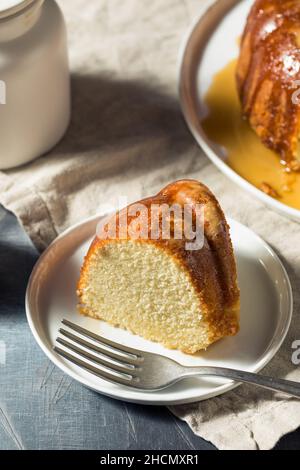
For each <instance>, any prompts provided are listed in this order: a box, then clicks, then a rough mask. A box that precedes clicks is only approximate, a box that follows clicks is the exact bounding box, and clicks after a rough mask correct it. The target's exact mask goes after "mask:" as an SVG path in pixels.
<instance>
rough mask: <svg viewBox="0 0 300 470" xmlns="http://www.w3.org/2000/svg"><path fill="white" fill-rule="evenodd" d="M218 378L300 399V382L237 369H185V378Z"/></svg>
mask: <svg viewBox="0 0 300 470" xmlns="http://www.w3.org/2000/svg"><path fill="white" fill-rule="evenodd" d="M199 375H203V376H216V377H224V378H226V379H232V380H235V381H237V382H244V383H248V384H253V385H257V386H259V387H263V388H267V389H269V390H273V391H276V392H283V393H286V394H287V395H291V396H293V397H296V398H300V382H292V381H290V380H283V379H275V378H273V377H267V376H263V375H259V374H254V373H252V372H245V371H242V370H236V369H227V368H226V369H225V368H223V367H205V366H204V367H185V368H184V377H191V376H199Z"/></svg>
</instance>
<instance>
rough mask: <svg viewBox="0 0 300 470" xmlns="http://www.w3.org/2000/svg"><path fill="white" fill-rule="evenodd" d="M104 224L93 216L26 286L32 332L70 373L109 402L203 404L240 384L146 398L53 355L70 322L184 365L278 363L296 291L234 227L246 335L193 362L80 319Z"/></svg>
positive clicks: (244, 231) (200, 382)
mask: <svg viewBox="0 0 300 470" xmlns="http://www.w3.org/2000/svg"><path fill="white" fill-rule="evenodd" d="M98 221H99V217H94V218H92V219H89V220H87V221H85V222H83V223H81V224H79V225H76V226H74V227H72V228H70V229H69V230H67V231H66V232H65V233H63V234H62V235H60V236H59V237H58V238H57V239H56V240H55V241H54V242H53V243H52V244H51V245H50V247H49V248H48V249H47V250H46V251H45V252H44V253H43V254H42V256H41V257H40V259H39V260H38V262H37V264H36V266H35V268H34V270H33V272H32V274H31V277H30V280H29V284H28V287H27V292H26V312H27V318H28V322H29V325H30V328H31V331H32V333H33V335H34V337H35V339H36V340H37V342H38V344H39V345H40V347H41V348H42V350H43V351H44V352H45V354H46V355H47V356H48V357H49V359H50V360H51V361H52V362H53V363H54V364H56V365H57V366H58V367H59V368H60V369H62V370H63V371H64V372H65V373H66V374H68V375H69V376H71V377H73V378H74V379H75V380H77V381H79V382H81V383H82V384H84V385H86V386H87V387H89V388H91V389H93V390H96V391H97V392H100V393H103V394H105V395H109V396H111V397H114V398H117V399H122V400H126V401H131V402H136V403H145V404H155V405H159V404H176V403H188V402H194V401H198V400H204V399H206V398H209V397H213V396H216V395H220V394H221V393H224V392H226V391H228V390H230V389H232V388H234V387H235V386H236V385H237V384H236V383H233V382H232V381H228V380H227V381H225V380H218V379H212V378H207V379H203V378H201V379H200V378H194V379H189V380H186V381H184V382H180V383H177V384H176V385H174V386H172V387H170V388H167V389H165V390H162V391H156V392H144V391H138V390H134V389H129V388H127V387H124V386H119V385H113V384H111V383H109V382H105V381H103V380H101V379H99V378H97V377H95V376H93V375H91V374H89V373H88V372H86V371H84V370H81V369H80V368H79V367H77V366H75V365H73V364H71V363H70V362H68V361H67V360H65V359H63V358H62V357H60V356H58V355H57V354H56V353H55V352H54V351H53V346H54V344H55V339H56V337H57V332H58V329H59V327H60V322H61V320H62V319H63V318H67V319H69V320H71V321H73V322H75V323H77V324H79V325H81V326H84V327H85V328H88V329H90V330H92V331H94V332H96V333H98V334H101V335H104V336H106V337H107V338H110V339H112V340H114V341H117V342H120V343H123V344H127V345H130V346H131V347H135V348H138V349H143V350H147V351H151V352H157V353H160V354H163V355H166V356H168V357H171V358H173V359H175V360H177V361H178V362H180V363H182V364H185V365H191V366H192V365H217V366H223V367H233V368H239V369H244V370H248V371H253V372H254V371H255V372H257V371H259V370H260V369H262V367H264V366H265V365H266V364H267V363H268V362H269V361H270V360H271V359H272V357H273V356H274V354H275V353H276V352H277V351H278V349H279V347H280V345H281V344H282V342H283V340H284V338H285V335H286V333H287V331H288V328H289V325H290V321H291V316H292V292H291V286H290V282H289V279H288V276H287V274H286V271H285V269H284V267H283V265H282V264H281V262H280V260H279V258H278V257H277V256H276V254H275V253H274V252H273V251H272V250H271V248H269V246H268V245H267V244H266V243H265V242H264V241H263V240H261V239H260V238H259V237H258V236H257V235H255V234H254V233H253V232H251V231H250V230H249V229H248V228H246V227H244V226H243V225H241V224H239V223H238V222H235V221H234V220H229V223H230V226H231V235H232V240H233V244H234V249H235V254H236V259H237V264H238V277H239V285H240V289H241V331H240V333H239V334H238V335H237V336H235V337H231V338H226V339H223V340H221V341H219V342H218V343H216V344H214V345H212V346H211V347H210V348H208V350H207V351H206V352H202V353H199V354H196V355H194V356H191V355H186V354H183V353H181V352H179V351H171V350H167V349H165V348H163V347H162V346H160V345H158V344H155V343H152V342H150V341H146V340H144V339H143V338H140V337H138V336H135V335H132V334H131V333H128V332H126V331H123V330H121V329H119V328H114V327H111V326H109V325H107V324H105V323H104V322H100V321H99V320H93V319H88V318H86V317H83V316H81V315H79V314H78V313H77V310H76V303H77V298H76V284H77V280H78V277H79V270H80V266H81V264H82V261H83V257H84V255H85V254H86V252H87V249H88V246H89V243H90V242H91V239H92V238H93V236H94V234H95V231H96V224H97V222H98Z"/></svg>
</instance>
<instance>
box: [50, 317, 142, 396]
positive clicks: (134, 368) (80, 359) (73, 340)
mask: <svg viewBox="0 0 300 470" xmlns="http://www.w3.org/2000/svg"><path fill="white" fill-rule="evenodd" d="M62 324H63V325H64V326H66V327H68V328H69V329H70V330H72V331H74V332H76V333H77V334H74V333H72V332H70V331H69V330H66V329H65V328H60V329H59V333H60V335H62V336H63V337H64V338H62V337H60V336H59V337H58V338H57V339H56V342H57V343H58V344H60V345H61V346H63V348H64V349H62V348H61V347H59V346H54V348H53V349H54V351H55V352H57V353H58V354H60V355H61V356H62V357H64V358H65V359H68V360H69V361H71V362H73V363H74V364H76V365H77V366H79V367H82V368H83V369H85V370H87V371H88V372H90V373H92V374H94V375H96V376H97V377H99V378H101V379H104V380H107V381H109V382H112V383H117V384H121V385H128V386H130V387H138V382H139V377H138V372H139V370H140V365H141V363H142V362H143V357H142V356H141V354H140V351H137V350H135V349H133V348H129V347H128V346H124V345H121V344H119V343H115V342H113V341H110V340H108V339H107V338H103V337H102V336H99V335H96V334H95V333H93V332H91V331H88V330H86V329H85V328H82V327H81V326H79V325H76V324H75V323H72V322H70V321H69V320H62ZM78 333H79V334H78ZM83 337H85V338H88V340H86V339H84V338H83ZM65 338H67V339H65ZM78 345H79V346H80V347H78ZM69 351H72V352H74V353H75V354H76V356H75V355H74V354H71V353H70V352H69ZM89 351H93V353H96V354H92V353H91V352H89ZM91 363H93V364H96V365H97V366H94V365H93V364H91Z"/></svg>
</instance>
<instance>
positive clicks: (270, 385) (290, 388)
mask: <svg viewBox="0 0 300 470" xmlns="http://www.w3.org/2000/svg"><path fill="white" fill-rule="evenodd" d="M62 323H63V325H65V326H67V327H68V328H69V329H70V330H73V332H76V333H79V334H80V336H79V335H78V334H74V333H72V332H70V331H69V330H66V329H64V328H60V329H59V333H60V334H61V336H63V337H61V336H59V337H58V338H57V339H56V341H57V343H58V344H60V345H62V346H63V347H64V349H62V348H61V347H59V346H54V348H53V349H54V351H56V352H57V353H58V354H60V355H61V356H63V357H64V358H65V359H68V360H69V361H71V362H73V363H74V364H76V365H77V366H79V367H81V368H83V369H85V370H87V371H88V372H90V373H92V374H93V375H96V376H97V377H99V378H101V379H104V380H107V381H108V382H112V383H114V384H120V385H126V386H127V387H133V388H136V389H140V390H145V391H154V390H160V389H163V388H166V387H168V386H170V385H172V384H174V383H176V382H178V381H180V380H182V379H185V378H187V377H195V376H198V377H199V376H215V377H224V378H226V379H231V380H234V381H237V382H245V383H249V384H254V385H258V386H259V387H264V388H267V389H270V390H273V391H279V392H283V393H285V394H287V395H291V396H293V397H297V398H300V383H297V382H291V381H288V380H282V379H275V378H273V377H266V376H262V375H258V374H253V373H251V372H246V371H242V370H236V369H227V368H223V367H210V366H209V367H207V366H200V367H186V366H182V365H181V364H179V363H178V362H176V361H174V360H173V359H169V358H167V357H165V356H161V355H159V354H153V353H149V352H145V351H139V350H138V349H133V348H129V347H128V346H124V345H123V344H118V343H115V342H113V341H110V340H108V339H106V338H103V337H101V336H98V335H96V334H95V333H93V332H91V331H88V330H86V329H85V328H82V327H81V326H79V325H76V324H75V323H72V322H70V321H69V320H62ZM84 337H85V338H88V341H87V340H86V339H84ZM91 340H92V341H91ZM78 346H80V347H78ZM69 351H72V352H75V353H76V356H74V354H71V353H70V352H69ZM89 351H93V352H92V353H91V352H89ZM95 353H96V354H95ZM78 356H79V357H78ZM88 361H89V362H88ZM91 362H92V363H94V364H96V366H94V365H92V364H91Z"/></svg>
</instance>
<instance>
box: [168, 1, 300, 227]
mask: <svg viewBox="0 0 300 470" xmlns="http://www.w3.org/2000/svg"><path fill="white" fill-rule="evenodd" d="M239 2H240V0H215V2H214V3H213V4H212V5H210V6H209V7H208V9H207V10H206V11H205V12H204V13H201V14H200V15H199V16H198V17H197V19H196V20H195V21H194V22H193V23H192V26H191V27H190V28H189V29H188V31H187V33H186V35H185V37H184V39H183V41H182V43H181V47H180V52H179V57H178V66H177V68H178V83H177V85H178V96H179V102H180V106H181V110H182V113H183V116H184V119H185V121H186V124H187V126H188V128H189V130H190V132H191V134H192V135H193V137H194V138H195V140H196V142H197V143H198V145H199V146H200V147H201V148H202V150H203V151H204V153H205V154H206V155H207V157H208V158H209V159H210V160H211V161H212V162H213V163H214V165H215V166H216V167H217V168H218V169H219V170H220V171H221V172H222V173H223V174H225V175H226V176H227V177H228V178H230V179H231V181H233V182H234V183H236V184H237V185H238V186H239V187H241V188H243V189H244V190H246V191H247V192H248V193H250V194H252V195H253V196H255V197H256V198H257V199H259V200H260V201H261V202H262V203H264V204H265V205H266V206H269V207H270V208H272V209H273V210H274V211H275V212H277V213H280V214H282V215H284V216H286V217H288V218H290V219H292V220H293V221H296V222H300V210H298V209H295V208H293V207H290V206H288V205H286V204H283V203H282V202H280V201H277V200H276V199H274V198H272V197H271V196H268V195H267V194H265V193H264V192H262V191H260V190H259V189H258V188H256V186H254V185H252V184H251V183H249V182H248V181H247V180H246V179H244V178H243V177H242V176H240V175H239V174H238V173H236V172H235V171H234V170H233V169H231V168H230V167H229V166H228V165H227V164H226V163H225V162H224V161H223V160H222V159H221V158H220V157H219V156H218V155H217V154H216V153H215V152H214V150H213V148H212V147H211V145H210V143H209V139H208V137H207V136H206V134H205V131H204V129H203V128H202V126H201V122H200V120H198V121H197V123H195V122H193V121H194V120H193V118H192V116H191V113H192V112H191V106H190V104H189V103H191V102H192V101H194V100H195V98H194V93H193V91H191V89H192V88H193V85H192V82H194V81H195V75H193V74H192V73H191V72H190V70H189V67H187V66H186V64H187V62H188V55H189V54H190V53H191V50H192V45H191V43H192V39H193V37H194V35H195V34H196V33H197V32H198V30H199V29H200V28H201V27H202V24H203V22H204V21H206V20H210V17H211V16H212V15H213V14H214V15H215V14H216V15H217V16H219V19H218V20H217V19H216V20H215V21H214V29H213V30H212V31H210V33H209V34H207V36H208V37H207V40H206V41H204V42H203V43H201V54H200V53H199V52H198V53H199V58H198V61H199V64H200V62H201V60H202V56H203V51H204V50H205V47H206V45H207V43H208V42H209V40H210V37H211V35H212V34H213V33H214V31H215V29H216V28H217V27H218V25H219V23H220V22H221V21H222V19H223V18H224V16H222V15H224V14H227V13H229V12H230V11H231V10H232V9H233V8H234V7H235V6H237V4H238V3H239ZM216 12H217V13H216ZM200 66H201V65H199V66H198V67H200ZM198 67H197V70H198Z"/></svg>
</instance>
